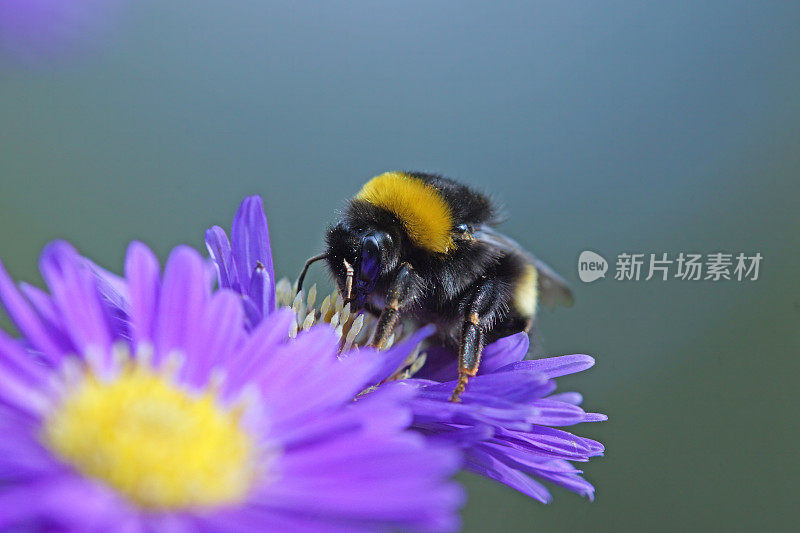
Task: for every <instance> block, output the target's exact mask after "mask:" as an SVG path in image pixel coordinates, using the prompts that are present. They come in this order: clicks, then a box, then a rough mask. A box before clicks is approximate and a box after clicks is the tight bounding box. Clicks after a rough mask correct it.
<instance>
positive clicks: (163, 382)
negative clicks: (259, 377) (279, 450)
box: [42, 362, 254, 509]
mask: <svg viewBox="0 0 800 533" xmlns="http://www.w3.org/2000/svg"><path fill="white" fill-rule="evenodd" d="M240 416H241V412H240V410H236V409H234V410H226V409H224V408H222V406H220V405H219V403H218V401H217V399H216V395H215V394H214V393H213V392H206V393H204V394H202V395H199V396H192V395H190V394H188V393H187V392H186V391H184V390H182V389H180V388H178V387H177V386H175V385H174V384H173V383H172V380H171V379H170V378H169V377H168V376H166V375H163V374H160V373H158V372H156V371H153V370H152V369H151V368H150V367H149V366H147V365H142V364H136V363H132V362H128V363H126V364H125V365H124V366H123V369H122V371H121V372H120V374H119V375H118V376H117V377H115V378H113V379H111V380H105V381H104V380H102V379H100V378H98V377H96V376H95V375H94V374H93V373H91V372H89V371H87V372H86V374H85V375H84V377H83V378H82V379H81V381H80V382H79V383H78V384H77V385H76V386H75V387H71V388H70V392H69V393H68V394H67V395H66V396H65V397H64V398H63V401H62V402H61V403H60V405H59V406H58V407H57V408H56V409H55V410H54V411H53V412H52V413H51V414H50V415H49V416H48V417H47V418H46V419H45V421H44V426H43V432H42V438H43V440H44V442H45V443H46V445H47V446H48V447H49V448H50V450H52V451H53V452H54V453H55V454H56V455H58V456H59V457H61V458H62V459H63V460H65V461H66V462H68V463H70V464H71V465H73V466H74V467H75V468H76V469H77V470H78V471H80V472H81V473H82V474H84V475H86V476H90V477H93V478H96V479H99V480H102V481H104V482H106V483H107V484H108V485H110V486H111V487H113V488H114V489H116V490H117V491H119V492H120V493H122V494H123V495H125V496H126V497H127V498H129V499H130V500H132V501H133V502H135V503H137V504H139V505H140V506H142V507H146V508H149V509H175V508H186V507H209V506H219V505H225V504H230V503H235V502H239V501H241V500H242V499H243V498H244V496H245V495H246V494H247V491H248V489H249V488H250V485H251V483H252V481H253V477H254V473H253V470H254V468H253V464H254V444H253V442H252V441H251V438H250V437H249V436H248V435H247V434H246V433H245V432H244V431H243V430H242V428H241V427H240V424H239V419H240Z"/></svg>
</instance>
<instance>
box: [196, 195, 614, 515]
mask: <svg viewBox="0 0 800 533" xmlns="http://www.w3.org/2000/svg"><path fill="white" fill-rule="evenodd" d="M261 209H262V208H261V202H260V200H259V199H257V198H256V197H250V198H247V199H245V200H244V201H243V202H242V205H241V207H240V208H239V211H238V212H237V214H236V216H235V218H234V222H233V228H234V230H233V238H232V240H233V242H234V244H233V248H234V250H233V251H232V252H231V251H227V250H229V249H230V246H228V245H227V242H228V240H227V237H225V234H224V231H223V230H222V229H221V228H218V227H214V228H212V229H211V230H209V231H208V232H207V233H206V244H207V246H208V248H209V251H210V253H211V256H212V259H213V260H214V262H215V264H216V267H217V271H218V279H219V284H220V286H223V287H225V286H236V283H235V281H230V280H231V279H232V278H233V275H236V274H235V273H236V272H241V270H240V269H238V268H234V267H232V266H231V265H232V264H234V263H236V259H235V258H236V257H247V255H246V251H247V250H248V249H251V248H253V244H252V243H266V246H265V247H261V248H259V249H258V250H259V254H260V255H259V256H258V258H257V260H254V259H253V257H254V254H250V259H248V260H247V261H249V263H247V264H248V268H246V269H245V272H246V271H248V269H250V270H252V269H253V268H257V267H254V265H257V264H258V262H259V261H260V262H262V263H264V264H266V263H267V258H269V259H268V264H269V265H270V277H272V276H274V273H273V272H272V270H271V265H272V260H271V255H270V252H269V237H268V236H267V235H266V233H265V232H266V228H267V224H266V218H265V217H264V215H263V212H262V211H261ZM237 241H238V245H237ZM220 243H221V244H220ZM237 248H238V251H237V250H236V249H237ZM240 262H241V261H240ZM230 272H234V274H233V275H231V274H230ZM238 286H239V287H240V288H241V287H243V286H244V284H242V283H239V285H238ZM241 294H242V296H243V301H244V303H245V305H249V304H248V299H252V295H251V294H250V293H248V292H247V291H242V292H241ZM256 294H259V293H258V292H257V293H256ZM315 297H316V289H315V288H312V289H311V291H310V294H309V296H308V299H307V301H306V300H305V298H304V296H303V294H302V293H300V294H297V295H293V294H292V291H291V284H290V283H289V282H288V281H285V280H282V282H280V283H279V284H278V296H277V301H278V304H280V305H283V306H289V305H291V307H292V308H293V311H294V312H295V315H296V323H295V325H294V326H293V328H294V329H293V331H296V330H297V329H300V330H305V329H308V328H310V327H312V325H314V324H316V323H320V322H326V323H329V324H331V325H332V326H333V327H335V328H336V332H337V334H338V336H339V337H340V338H341V341H340V346H341V347H342V352H343V354H342V357H341V358H342V359H343V360H349V359H352V358H356V357H358V355H357V354H358V352H357V351H352V352H348V350H349V349H350V348H351V347H354V348H356V349H357V348H358V347H359V346H361V347H362V350H363V346H364V345H365V344H366V343H367V342H368V340H369V339H370V338H371V337H372V335H371V332H372V331H373V329H374V326H375V320H374V318H372V317H370V316H369V315H365V314H363V313H352V312H351V311H350V308H349V305H343V302H342V298H341V295H340V294H338V293H335V294H334V295H333V298H331V297H327V298H326V299H325V300H324V301H323V302H322V304H321V305H320V307H319V309H315V308H314V300H315ZM273 301H274V300H273ZM264 312H265V313H266V312H268V310H267V309H266V308H265V309H264ZM432 331H433V330H432V328H431V327H426V328H422V329H420V330H419V331H417V332H415V333H414V334H413V335H412V336H411V337H410V339H409V340H408V341H407V342H406V343H405V345H413V344H416V343H418V342H420V341H422V340H424V338H425V337H426V336H428V335H430V333H431V332H432ZM396 336H397V337H398V338H400V337H402V333H401V332H400V331H397V332H396ZM389 344H390V345H391V342H390V343H389ZM528 347H529V339H528V336H527V334H525V333H518V334H516V335H511V336H509V337H505V338H503V339H500V340H498V341H496V342H495V343H493V344H491V345H489V346H487V347H486V348H485V349H484V352H483V356H482V361H481V366H480V372H479V374H478V376H476V377H474V378H472V379H471V380H470V382H469V385H468V387H467V390H466V392H465V393H464V394H463V395H462V401H461V402H460V403H452V402H450V401H449V399H450V395H451V394H452V392H453V390H454V388H455V386H456V380H455V378H456V377H457V376H458V371H457V362H456V361H457V358H456V356H455V354H453V353H452V352H451V351H450V350H448V349H446V348H442V347H437V346H428V347H427V348H425V350H424V351H420V350H419V349H417V350H414V351H411V352H409V351H408V350H405V351H400V350H394V351H391V352H387V353H385V354H382V355H383V357H384V360H383V363H382V366H381V368H380V369H379V370H378V371H377V372H376V373H375V375H374V376H373V379H372V383H373V387H372V388H371V389H370V390H373V391H380V390H381V389H382V388H386V387H389V386H391V387H395V386H398V385H400V386H405V387H410V388H413V389H414V390H415V391H416V394H414V395H411V396H409V397H408V399H407V405H408V406H409V408H410V409H411V410H412V411H413V413H414V420H413V425H412V427H413V428H414V429H416V430H417V431H419V432H420V433H422V434H423V435H425V436H426V437H427V438H428V439H429V440H430V441H431V442H438V443H443V444H448V445H451V446H456V447H458V448H459V449H460V450H462V452H463V454H464V457H465V467H466V468H467V469H468V470H470V471H472V472H475V473H477V474H480V475H483V476H486V477H489V478H491V479H494V480H496V481H499V482H501V483H504V484H506V485H508V486H510V487H512V488H514V489H516V490H519V491H520V492H522V493H524V494H526V495H528V496H530V497H532V498H535V499H537V500H539V501H541V502H544V503H547V502H549V501H550V500H551V495H550V492H549V491H548V489H547V488H546V487H545V486H544V485H543V484H542V483H541V481H546V482H549V483H552V484H555V485H559V486H562V487H564V488H567V489H569V490H571V491H574V492H576V493H578V494H581V495H583V496H586V497H588V498H590V499H593V498H594V487H593V486H592V485H591V484H590V483H589V482H588V481H586V480H584V479H583V478H582V477H581V474H582V471H581V470H578V469H577V468H575V466H574V465H573V464H572V462H586V461H588V460H589V459H590V458H592V457H596V456H601V455H603V452H604V448H603V445H602V444H601V443H599V442H597V441H594V440H592V439H588V438H583V437H579V436H577V435H574V434H572V433H569V432H567V431H565V430H562V429H559V428H561V427H567V426H573V425H575V424H578V423H581V422H599V421H603V420H606V416H605V415H602V414H598V413H587V412H585V411H584V410H583V409H582V408H581V407H580V403H581V401H582V397H581V395H580V394H578V393H575V392H565V393H559V394H556V393H555V389H556V383H555V380H554V379H555V378H557V377H560V376H563V375H567V374H572V373H576V372H580V371H583V370H586V369H588V368H590V367H591V366H593V365H594V359H592V358H591V357H589V356H588V355H566V356H561V357H552V358H546V359H538V360H531V361H524V360H523V359H524V358H525V356H526V354H527V352H528ZM412 376H413V377H412Z"/></svg>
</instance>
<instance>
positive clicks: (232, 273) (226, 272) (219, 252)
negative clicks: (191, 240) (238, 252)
mask: <svg viewBox="0 0 800 533" xmlns="http://www.w3.org/2000/svg"><path fill="white" fill-rule="evenodd" d="M206 248H207V249H208V254H209V255H210V256H211V259H212V260H213V261H214V266H215V267H216V269H217V280H218V283H219V286H220V288H225V289H234V290H236V291H241V285H240V283H239V276H238V275H237V274H236V270H235V267H234V265H233V256H232V255H231V243H230V242H229V241H228V236H227V235H226V234H225V230H223V229H222V228H220V227H219V226H212V227H211V228H209V229H208V230H206Z"/></svg>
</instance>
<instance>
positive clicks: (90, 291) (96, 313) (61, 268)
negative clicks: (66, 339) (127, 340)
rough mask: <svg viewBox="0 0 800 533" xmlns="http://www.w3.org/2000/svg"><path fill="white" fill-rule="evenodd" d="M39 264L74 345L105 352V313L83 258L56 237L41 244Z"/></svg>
mask: <svg viewBox="0 0 800 533" xmlns="http://www.w3.org/2000/svg"><path fill="white" fill-rule="evenodd" d="M39 265H40V266H39V268H40V270H41V272H42V277H43V278H44V280H45V281H46V282H47V285H48V287H49V288H50V292H51V294H52V295H53V301H54V303H55V305H56V307H57V308H58V309H59V311H60V312H61V317H62V321H63V323H64V324H65V330H66V331H67V333H68V334H69V336H70V338H71V339H72V342H73V343H74V344H75V347H76V348H77V349H78V350H79V351H80V352H82V353H86V351H87V350H91V349H99V350H100V352H101V353H103V354H107V353H108V351H109V348H110V346H111V333H110V331H109V324H108V318H107V317H108V315H107V313H106V308H105V306H104V305H103V302H102V300H101V298H100V295H99V293H98V290H97V282H96V278H95V276H94V274H93V273H92V272H91V270H89V269H88V268H87V266H86V264H85V263H84V261H83V258H82V257H81V256H79V255H78V253H77V252H76V251H75V249H74V248H73V247H72V246H71V245H70V244H68V243H66V242H64V241H56V242H54V243H51V244H49V245H48V246H46V247H45V249H44V251H43V252H42V258H41V260H40V262H39Z"/></svg>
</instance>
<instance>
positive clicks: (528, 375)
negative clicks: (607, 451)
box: [406, 333, 607, 503]
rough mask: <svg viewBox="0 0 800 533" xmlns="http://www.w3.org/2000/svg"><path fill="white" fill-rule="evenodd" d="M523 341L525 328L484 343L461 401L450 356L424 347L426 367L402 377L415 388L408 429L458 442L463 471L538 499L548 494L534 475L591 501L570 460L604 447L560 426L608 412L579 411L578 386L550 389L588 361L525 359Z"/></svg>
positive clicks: (572, 357)
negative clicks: (562, 390)
mask: <svg viewBox="0 0 800 533" xmlns="http://www.w3.org/2000/svg"><path fill="white" fill-rule="evenodd" d="M528 343H529V339H528V336H527V334H525V333H517V334H515V335H511V336H509V337H505V338H503V339H500V340H498V341H496V342H495V343H493V344H490V345H489V346H487V347H486V348H485V350H484V354H483V358H482V362H481V369H480V372H479V373H478V376H476V377H475V378H473V379H471V380H470V382H469V385H468V387H467V390H466V392H465V393H464V394H463V395H462V402H461V403H452V402H449V401H448V400H449V398H450V394H452V391H453V389H454V388H455V386H456V380H455V379H453V377H454V376H457V375H458V374H457V366H456V359H455V357H454V355H453V354H452V353H449V351H448V350H446V349H444V348H440V347H430V348H429V349H428V350H427V363H426V365H425V366H423V367H422V369H421V370H420V371H419V372H418V373H417V374H416V375H415V376H414V379H409V380H406V383H409V384H412V385H414V386H415V387H417V389H418V394H417V395H416V396H415V397H413V398H412V399H411V400H410V402H409V403H410V405H411V406H412V409H413V410H414V424H413V427H415V428H416V429H418V430H420V431H421V432H423V433H424V434H425V435H427V436H428V437H429V438H430V439H432V440H434V441H449V442H452V443H456V444H457V445H458V446H459V447H461V448H462V449H463V451H464V455H465V467H466V469H467V470H470V471H472V472H475V473H477V474H480V475H483V476H486V477H489V478H491V479H494V480H496V481H499V482H501V483H505V484H506V485H508V486H510V487H512V488H514V489H517V490H518V491H520V492H522V493H524V494H526V495H528V496H530V497H532V498H535V499H537V500H539V501H541V502H543V503H548V502H549V501H550V500H551V495H550V492H549V491H548V490H547V488H546V487H545V486H544V485H542V483H540V482H539V481H537V479H538V480H540V481H541V480H544V481H548V482H551V483H553V484H555V485H560V486H562V487H565V488H567V489H569V490H571V491H574V492H577V493H578V494H581V495H582V496H587V497H588V498H589V499H594V487H593V486H592V485H591V483H589V482H588V481H586V480H584V479H583V478H582V477H581V476H580V474H581V473H582V471H581V470H578V469H576V468H575V467H574V466H573V465H572V464H571V463H570V461H578V462H586V461H588V460H589V459H590V458H591V457H596V456H601V455H603V451H604V448H603V445H602V444H601V443H599V442H597V441H594V440H592V439H588V438H585V437H579V436H577V435H574V434H572V433H569V432H567V431H564V430H562V429H558V428H560V427H564V426H573V425H575V424H579V423H581V422H599V421H603V420H606V419H607V417H606V416H605V415H602V414H598V413H587V412H585V411H584V410H583V409H581V408H580V407H579V405H580V403H581V401H582V397H581V395H580V394H578V393H577V392H565V393H559V394H555V393H554V392H555V389H556V383H555V381H554V378H557V377H560V376H564V375H567V374H573V373H576V372H580V371H582V370H586V369H588V368H590V367H592V366H593V365H594V359H592V358H591V357H589V356H588V355H564V356H561V357H549V358H545V359H536V360H531V361H524V360H523V359H524V357H525V355H526V354H527V352H528ZM531 476H532V477H531ZM534 478H535V479H534Z"/></svg>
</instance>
